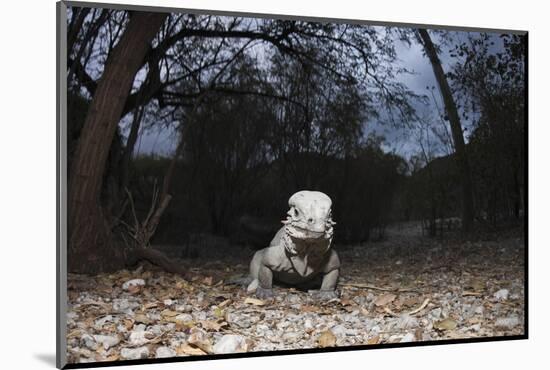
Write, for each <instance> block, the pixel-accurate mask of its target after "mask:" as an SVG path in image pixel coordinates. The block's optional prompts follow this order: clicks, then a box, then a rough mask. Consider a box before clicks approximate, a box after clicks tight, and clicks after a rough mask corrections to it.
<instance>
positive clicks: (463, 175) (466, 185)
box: [418, 29, 474, 231]
mask: <svg viewBox="0 0 550 370" xmlns="http://www.w3.org/2000/svg"><path fill="white" fill-rule="evenodd" d="M418 33H419V35H420V39H421V41H422V45H423V46H424V50H425V51H426V55H427V56H428V58H429V59H430V62H431V64H432V68H433V71H434V74H435V78H436V80H437V84H438V85H439V91H440V92H441V95H442V98H443V103H444V104H445V110H446V113H447V116H448V118H449V122H450V124H451V132H452V136H453V143H454V148H455V154H456V158H457V161H458V170H459V172H460V179H461V183H462V184H461V185H462V228H463V230H464V231H470V230H471V229H472V225H473V221H474V196H473V186H472V179H471V173H470V165H469V163H468V157H467V155H466V148H465V144H464V136H463V134H462V125H461V123H460V117H459V115H458V110H457V108H456V104H455V101H454V99H453V95H452V92H451V88H450V87H449V83H448V81H447V77H446V76H445V72H444V71H443V67H442V66H441V61H440V60H439V57H438V55H437V51H436V49H435V46H434V44H433V42H432V39H431V38H430V35H429V34H428V31H427V30H425V29H419V30H418Z"/></svg>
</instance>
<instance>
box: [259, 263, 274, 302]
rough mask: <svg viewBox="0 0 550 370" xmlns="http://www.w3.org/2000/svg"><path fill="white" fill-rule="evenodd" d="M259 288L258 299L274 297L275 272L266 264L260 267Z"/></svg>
mask: <svg viewBox="0 0 550 370" xmlns="http://www.w3.org/2000/svg"><path fill="white" fill-rule="evenodd" d="M258 281H259V284H258V287H257V288H256V297H258V298H260V299H267V298H272V297H273V272H272V271H271V269H270V268H269V267H267V266H266V265H264V264H261V265H260V269H259V271H258Z"/></svg>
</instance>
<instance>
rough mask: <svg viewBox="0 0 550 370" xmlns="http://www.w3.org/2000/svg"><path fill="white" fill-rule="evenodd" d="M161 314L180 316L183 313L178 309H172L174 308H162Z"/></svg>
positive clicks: (164, 315)
mask: <svg viewBox="0 0 550 370" xmlns="http://www.w3.org/2000/svg"><path fill="white" fill-rule="evenodd" d="M160 314H161V316H163V317H174V316H178V315H180V314H181V312H177V311H172V310H168V309H166V310H162V311H161V312H160Z"/></svg>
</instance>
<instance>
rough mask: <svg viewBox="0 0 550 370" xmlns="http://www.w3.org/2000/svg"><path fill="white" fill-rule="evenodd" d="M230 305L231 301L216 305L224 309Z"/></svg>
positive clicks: (227, 300)
mask: <svg viewBox="0 0 550 370" xmlns="http://www.w3.org/2000/svg"><path fill="white" fill-rule="evenodd" d="M230 303H231V299H226V300H225V301H223V302H222V303H220V304H219V305H218V307H219V308H224V307H225V306H228V305H229V304H230Z"/></svg>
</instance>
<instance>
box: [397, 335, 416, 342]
mask: <svg viewBox="0 0 550 370" xmlns="http://www.w3.org/2000/svg"><path fill="white" fill-rule="evenodd" d="M412 341H414V334H413V333H407V334H405V336H404V337H403V338H401V340H400V342H401V343H409V342H412Z"/></svg>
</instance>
